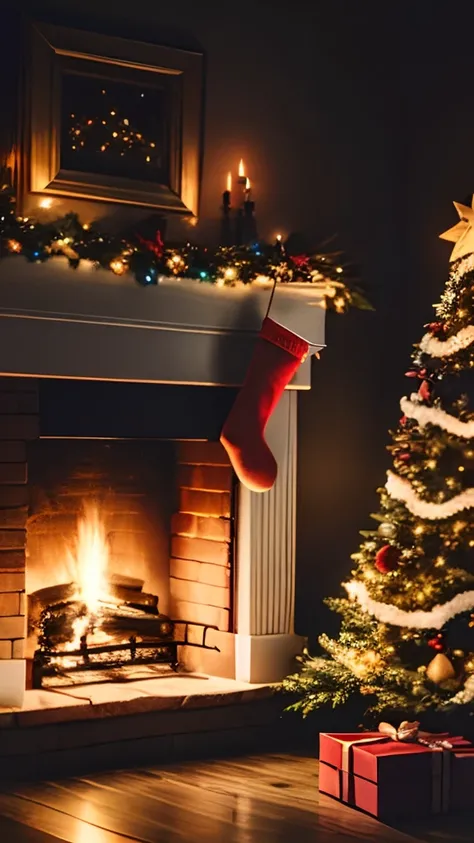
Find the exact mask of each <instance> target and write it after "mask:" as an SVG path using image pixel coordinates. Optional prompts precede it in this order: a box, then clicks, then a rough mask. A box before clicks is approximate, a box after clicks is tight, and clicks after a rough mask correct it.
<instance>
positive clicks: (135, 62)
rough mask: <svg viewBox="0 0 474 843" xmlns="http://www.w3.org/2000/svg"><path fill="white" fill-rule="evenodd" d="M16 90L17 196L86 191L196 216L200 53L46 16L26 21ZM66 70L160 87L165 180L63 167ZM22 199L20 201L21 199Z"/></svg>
mask: <svg viewBox="0 0 474 843" xmlns="http://www.w3.org/2000/svg"><path fill="white" fill-rule="evenodd" d="M26 56H27V60H26V67H25V74H24V85H23V97H22V103H21V105H22V109H21V111H22V127H21V138H22V142H21V155H20V162H19V163H20V166H19V171H20V178H19V194H20V195H19V200H20V206H21V205H25V204H26V203H25V201H24V200H25V198H26V196H27V195H28V194H36V195H38V194H40V195H41V194H48V195H49V196H55V195H56V196H61V197H63V198H65V197H69V198H71V199H85V200H89V201H90V200H92V201H99V202H105V203H114V204H117V205H130V206H135V207H141V208H150V209H154V210H156V211H159V212H162V213H178V214H182V215H188V216H191V215H192V216H196V215H197V213H198V205H199V182H200V159H201V129H202V125H201V124H202V107H203V55H202V54H201V53H197V52H189V51H186V50H180V49H175V48H172V47H164V46H158V45H154V44H147V43H140V42H137V41H132V40H130V41H129V40H127V39H125V38H118V37H115V36H106V35H99V34H95V33H89V32H84V31H80V30H75V29H68V28H64V27H60V26H55V25H50V24H38V23H30V24H29V25H28V40H27V49H26ZM65 73H69V74H70V73H72V74H76V75H77V74H79V75H81V74H83V75H84V76H88V77H89V78H90V77H91V76H95V77H98V78H102V77H103V78H107V79H112V80H115V81H118V82H121V81H123V82H124V83H126V82H139V81H140V80H141V81H143V82H144V83H145V84H148V85H153V84H158V85H160V86H161V87H163V88H165V89H166V92H167V102H168V103H169V109H168V111H169V115H168V121H167V126H166V134H167V148H168V177H167V183H166V184H158V183H155V182H150V181H140V180H138V179H134V178H128V177H127V178H126V177H123V176H117V175H115V176H110V175H103V174H101V173H99V172H97V173H94V172H82V171H78V170H70V169H64V168H62V167H61V88H62V78H63V76H64V74H65ZM22 199H23V202H22Z"/></svg>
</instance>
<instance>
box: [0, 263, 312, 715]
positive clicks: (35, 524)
mask: <svg viewBox="0 0 474 843" xmlns="http://www.w3.org/2000/svg"><path fill="white" fill-rule="evenodd" d="M0 273H1V282H2V283H1V286H0V320H1V331H0V707H1V706H20V707H21V706H22V704H23V700H24V694H25V688H27V687H31V686H32V685H33V684H35V685H38V684H40V683H41V684H42V685H43V687H45V686H46V687H47V688H51V687H52V686H54V687H57V686H58V685H61V683H62V687H64V685H66V686H67V687H71V685H74V684H75V683H77V682H87V683H88V684H90V683H91V682H97V685H98V686H99V685H100V683H103V682H115V681H122V679H127V677H128V676H130V675H133V670H135V669H136V668H138V667H139V668H140V670H141V671H145V673H146V675H156V674H157V673H158V672H159V671H169V672H170V671H173V670H174V669H176V668H177V667H178V669H179V671H186V672H187V673H188V675H190V674H194V675H197V674H199V675H206V676H211V677H222V678H223V679H227V680H228V679H235V680H239V681H243V682H245V683H256V684H259V683H271V682H275V681H278V680H279V679H281V678H283V676H284V675H285V674H286V673H287V671H288V670H290V669H291V667H292V660H293V658H294V656H295V654H297V653H298V652H299V651H300V650H301V647H302V644H303V642H302V639H301V638H299V637H298V636H297V635H295V634H294V575H295V564H296V559H295V542H296V458H297V392H298V390H299V389H308V388H310V371H309V361H307V362H306V363H304V364H303V365H302V367H301V368H300V370H299V371H298V373H297V375H296V376H295V379H294V381H293V383H292V384H291V385H290V388H289V389H287V390H286V391H285V393H284V395H283V397H282V400H281V402H280V404H279V405H278V407H277V409H276V411H275V413H274V415H273V416H272V418H271V420H270V423H269V425H268V428H267V439H268V442H269V445H270V447H271V449H272V451H273V453H274V454H275V457H276V459H277V462H278V467H279V474H278V478H277V482H276V484H275V486H274V488H273V489H272V490H271V491H270V492H268V493H265V494H260V495H259V494H255V493H252V492H249V491H248V490H247V489H245V488H243V487H241V485H240V484H239V483H238V482H237V480H236V477H235V476H234V474H233V472H232V469H231V466H230V464H229V462H228V459H227V456H226V454H225V452H224V450H223V449H222V447H221V446H220V444H219V442H218V439H219V432H220V429H221V426H222V423H223V421H224V419H225V418H226V415H227V413H228V411H229V409H230V407H231V405H232V402H233V400H234V398H235V395H236V388H237V387H238V385H239V384H240V383H242V380H243V377H244V374H245V370H246V367H247V365H248V361H249V359H250V356H251V353H252V345H253V342H254V340H255V337H256V334H257V332H258V329H259V326H260V324H261V320H262V317H263V315H264V313H265V310H266V307H267V303H268V296H269V293H270V290H269V289H267V288H266V287H265V285H263V286H261V287H259V288H252V289H247V288H243V287H236V288H235V289H226V290H225V291H221V290H219V289H218V288H212V287H209V286H207V285H199V284H196V283H195V282H187V281H181V282H180V283H177V282H175V281H170V282H163V284H160V285H159V286H158V287H156V288H153V289H151V288H150V289H148V290H145V291H144V290H142V289H140V288H138V287H134V286H133V285H130V281H129V280H125V279H122V278H116V279H115V278H114V280H113V283H112V284H111V281H110V275H109V274H108V273H106V272H103V271H101V270H97V271H96V272H94V273H93V276H94V277H93V278H92V275H90V274H88V273H82V272H81V273H79V272H78V273H71V272H70V270H69V269H67V268H65V267H62V265H60V261H58V263H56V262H55V261H52V262H51V266H50V265H49V264H48V266H47V267H46V266H36V267H35V268H34V270H30V269H29V267H28V264H27V263H26V262H23V261H19V262H15V263H13V262H12V261H11V260H10V259H4V260H3V261H2V262H1V265H0ZM320 297H321V293H320V291H317V290H312V289H311V285H300V284H289V285H282V289H281V291H279V292H278V294H277V296H276V297H275V301H274V304H273V308H272V316H273V317H274V318H275V319H276V321H281V322H282V323H284V324H285V325H287V326H288V327H289V328H290V330H293V331H294V332H296V333H300V334H301V335H303V336H305V337H307V338H309V339H311V340H312V341H313V342H314V343H318V342H319V345H320V346H321V347H322V346H323V344H324V342H323V330H324V310H323V309H322V308H321V307H319V306H318V305H319V304H320ZM25 302H27V309H25ZM52 303H54V309H52ZM308 305H311V307H308ZM118 675H120V677H121V678H120V679H117V677H118ZM140 675H144V674H143V673H141V674H140Z"/></svg>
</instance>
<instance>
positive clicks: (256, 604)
mask: <svg viewBox="0 0 474 843" xmlns="http://www.w3.org/2000/svg"><path fill="white" fill-rule="evenodd" d="M266 438H267V442H268V444H269V446H270V448H271V449H272V452H273V454H274V455H275V458H276V460H277V462H278V477H277V481H276V483H275V486H274V487H273V489H271V490H270V491H269V492H266V493H264V494H257V493H255V492H249V490H248V489H245V488H244V487H240V490H239V505H238V525H237V595H236V598H237V600H236V602H237V605H236V621H237V623H236V627H237V630H236V632H237V635H236V640H235V654H236V678H237V679H241V680H243V681H245V682H253V683H260V682H262V683H263V682H277V681H279V680H280V679H282V678H283V677H284V676H286V675H287V673H288V672H289V671H290V670H291V669H292V663H293V659H294V656H295V655H296V654H297V653H299V652H301V649H302V646H303V639H302V638H301V637H300V636H298V635H295V633H294V626H293V624H294V605H295V544H296V458H297V393H296V392H295V391H290V390H288V391H286V392H285V393H284V395H283V397H282V400H281V402H280V404H279V405H278V407H277V409H276V411H275V413H274V414H273V416H272V418H271V419H270V422H269V424H268V427H267V431H266Z"/></svg>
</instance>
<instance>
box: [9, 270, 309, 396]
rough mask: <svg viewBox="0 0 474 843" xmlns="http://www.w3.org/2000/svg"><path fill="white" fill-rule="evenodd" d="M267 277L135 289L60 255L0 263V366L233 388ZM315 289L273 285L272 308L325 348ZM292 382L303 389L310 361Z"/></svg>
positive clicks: (261, 312)
mask: <svg viewBox="0 0 474 843" xmlns="http://www.w3.org/2000/svg"><path fill="white" fill-rule="evenodd" d="M270 292H271V286H270V285H266V286H265V285H264V286H261V285H255V284H254V285H240V286H236V287H232V288H228V287H226V288H225V289H222V288H219V287H218V286H216V285H212V284H205V283H202V284H200V283H198V282H197V281H192V280H188V279H182V280H174V279H163V280H162V282H161V283H160V284H158V285H156V286H150V287H146V288H143V287H140V286H139V285H138V284H137V283H136V282H135V281H134V279H133V277H132V276H131V275H129V274H127V275H123V276H121V277H117V276H114V275H113V274H112V273H111V272H109V271H107V270H103V269H98V270H97V269H93V268H91V267H90V266H89V265H88V262H86V261H82V262H81V264H80V266H79V268H78V269H77V270H72V269H70V268H69V266H68V264H67V259H66V258H53V259H51V260H49V261H47V262H46V263H44V264H35V265H31V264H29V263H27V261H26V260H25V259H24V258H22V257H9V258H4V259H3V260H1V261H0V374H5V375H30V376H33V377H62V378H92V379H98V380H121V381H142V382H150V383H171V384H173V383H174V384H179V383H182V384H184V383H186V384H196V385H197V384H200V385H212V386H219V385H220V386H238V385H239V384H241V383H242V380H243V378H244V375H245V371H246V369H247V365H248V363H249V360H250V357H251V354H252V345H253V344H252V342H249V339H250V340H251V339H253V338H255V337H256V335H257V334H258V331H259V329H260V325H261V322H262V319H263V317H264V316H265V313H266V310H267V306H268V302H269V297H270ZM320 305H321V291H320V290H318V289H316V288H315V287H313V286H312V285H311V284H281V285H279V286H278V288H277V290H276V294H275V298H274V302H273V305H272V312H271V316H272V318H273V319H275V320H276V321H277V322H281V323H282V324H283V325H285V326H286V327H287V328H289V329H290V330H291V331H294V332H295V333H297V334H298V335H300V336H302V337H304V338H305V339H307V340H309V341H310V342H312V343H314V344H315V345H316V346H317V347H320V348H321V347H323V346H324V317H325V311H324V310H323V309H322V308H321V306H320ZM292 387H293V388H296V389H309V387H310V365H309V360H308V361H307V362H306V363H305V364H303V366H301V368H300V370H299V372H298V373H297V375H296V376H295V378H294V380H293V382H292Z"/></svg>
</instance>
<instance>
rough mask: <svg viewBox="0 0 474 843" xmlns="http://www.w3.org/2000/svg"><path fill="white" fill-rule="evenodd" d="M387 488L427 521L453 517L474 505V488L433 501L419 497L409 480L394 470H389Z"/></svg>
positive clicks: (392, 494) (394, 496)
mask: <svg viewBox="0 0 474 843" xmlns="http://www.w3.org/2000/svg"><path fill="white" fill-rule="evenodd" d="M387 477H388V479H387V482H386V484H385V488H386V490H387V492H388V494H389V495H390V497H391V498H394V499H395V500H397V501H402V503H404V504H405V506H406V507H407V509H408V510H409V511H410V512H411V514H412V515H415V516H416V517H417V518H426V519H427V521H439V520H442V519H443V518H451V516H453V515H456V513H457V512H462V511H463V510H464V509H471V508H472V507H474V488H470V489H465V490H464V492H461V493H460V494H459V495H456V496H455V497H454V498H451V499H450V500H449V501H444V502H443V503H431V502H430V501H424V500H422V498H419V497H418V495H417V494H416V492H414V491H413V488H412V486H411V483H410V481H409V480H405V478H403V477H399V475H398V474H394V473H393V472H392V471H388V472H387Z"/></svg>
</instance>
